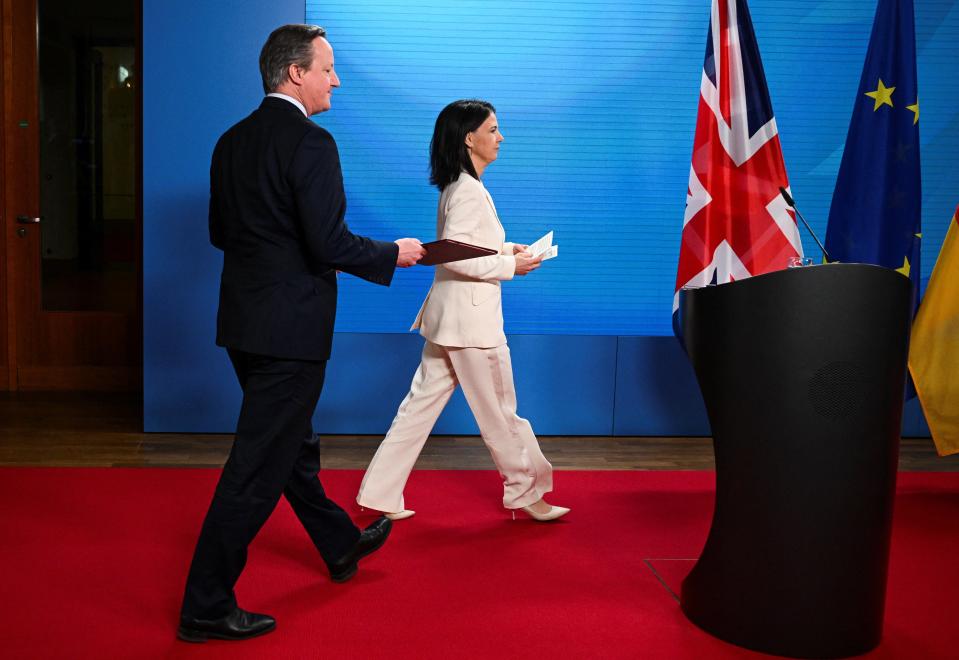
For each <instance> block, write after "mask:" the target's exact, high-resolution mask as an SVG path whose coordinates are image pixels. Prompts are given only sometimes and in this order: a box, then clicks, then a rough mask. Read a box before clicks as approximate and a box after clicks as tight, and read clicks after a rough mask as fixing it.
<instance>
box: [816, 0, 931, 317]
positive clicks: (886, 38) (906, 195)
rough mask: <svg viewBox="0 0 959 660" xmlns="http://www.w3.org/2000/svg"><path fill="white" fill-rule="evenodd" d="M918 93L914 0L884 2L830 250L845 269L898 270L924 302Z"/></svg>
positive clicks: (852, 125) (850, 138)
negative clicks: (858, 266) (875, 267)
mask: <svg viewBox="0 0 959 660" xmlns="http://www.w3.org/2000/svg"><path fill="white" fill-rule="evenodd" d="M921 207H922V194H921V182H920V177H919V94H918V85H917V82H916V29H915V19H914V17H913V2H912V0H879V5H878V7H877V8H876V18H875V21H874V22H873V26H872V36H871V37H870V39H869V50H868V52H867V53H866V63H865V65H864V66H863V70H862V78H861V79H860V81H859V91H858V92H857V94H856V104H855V106H854V107H853V112H852V120H851V121H850V122H849V134H848V135H847V137H846V147H845V150H844V151H843V155H842V164H841V165H840V167H839V178H838V179H837V180H836V190H835V192H834V193H833V197H832V207H831V208H830V209H829V226H828V229H827V230H826V250H827V251H828V252H829V256H830V257H832V259H834V260H837V261H842V262H846V263H869V264H877V265H879V266H886V267H887V268H894V269H896V270H898V271H899V272H901V273H903V274H904V275H906V276H908V277H909V278H911V279H912V284H913V296H914V299H915V300H916V301H918V289H919V239H920V236H921V229H920V217H919V216H920V209H921Z"/></svg>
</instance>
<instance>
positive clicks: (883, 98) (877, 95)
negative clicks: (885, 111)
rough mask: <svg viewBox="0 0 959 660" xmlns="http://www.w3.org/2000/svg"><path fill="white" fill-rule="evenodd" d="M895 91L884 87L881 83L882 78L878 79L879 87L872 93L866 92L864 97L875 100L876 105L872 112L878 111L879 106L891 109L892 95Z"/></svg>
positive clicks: (893, 88)
mask: <svg viewBox="0 0 959 660" xmlns="http://www.w3.org/2000/svg"><path fill="white" fill-rule="evenodd" d="M894 91H896V88H895V87H886V85H885V84H883V82H882V78H880V79H879V87H877V88H876V91H874V92H866V96H869V97H871V98H873V99H875V100H876V105H875V106H874V107H873V109H872V111H873V112H875V111H876V110H878V109H879V106H881V105H888V106H889V107H890V108H891V107H892V93H893V92H894Z"/></svg>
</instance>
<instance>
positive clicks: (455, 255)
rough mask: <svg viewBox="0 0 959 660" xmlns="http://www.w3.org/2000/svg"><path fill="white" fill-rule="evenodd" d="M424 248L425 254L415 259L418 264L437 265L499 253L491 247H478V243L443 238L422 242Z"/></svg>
mask: <svg viewBox="0 0 959 660" xmlns="http://www.w3.org/2000/svg"><path fill="white" fill-rule="evenodd" d="M423 247H424V248H426V256H424V257H423V258H422V259H420V260H419V261H417V262H416V263H417V264H419V265H420V266H437V265H439V264H447V263H449V262H451V261H462V260H463V259H475V258H476V257H486V256H489V255H491V254H499V252H497V251H496V250H493V249H491V248H484V247H480V246H479V245H470V244H469V243H461V242H459V241H453V240H450V239H448V238H444V239H442V240H439V241H433V242H432V243H423Z"/></svg>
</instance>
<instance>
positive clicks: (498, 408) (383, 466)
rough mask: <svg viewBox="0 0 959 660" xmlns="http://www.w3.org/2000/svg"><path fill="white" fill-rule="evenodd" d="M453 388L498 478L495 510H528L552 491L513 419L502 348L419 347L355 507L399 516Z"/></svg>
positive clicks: (530, 440) (528, 438) (534, 448)
mask: <svg viewBox="0 0 959 660" xmlns="http://www.w3.org/2000/svg"><path fill="white" fill-rule="evenodd" d="M457 384H459V385H461V386H462V388H463V394H464V395H465V397H466V402H467V403H468V404H469V407H470V410H471V411H472V412H473V416H474V417H475V418H476V424H477V426H479V429H480V434H481V435H482V436H483V442H485V443H486V447H487V448H488V449H489V451H490V454H491V455H492V458H493V463H494V464H495V465H496V468H497V470H499V473H500V476H501V477H502V478H503V506H504V507H506V508H507V509H518V508H521V507H524V506H528V505H530V504H533V503H534V502H536V501H538V500H539V499H540V498H541V497H542V496H543V495H544V494H545V493H548V492H550V491H551V490H553V467H552V465H550V464H549V462H548V461H547V460H546V458H545V457H544V456H543V452H542V451H541V450H540V447H539V442H538V441H537V440H536V436H535V435H534V434H533V428H532V427H531V426H530V424H529V422H528V421H526V420H525V419H523V418H522V417H519V416H518V415H517V414H516V390H515V389H514V388H513V367H512V363H511V361H510V354H509V347H508V346H507V345H506V344H502V345H501V346H497V347H495V348H452V347H447V346H440V345H438V344H434V343H432V342H429V341H427V342H426V345H425V346H424V347H423V357H422V359H421V361H420V366H419V368H417V370H416V374H415V375H414V376H413V383H412V385H411V386H410V392H409V394H407V395H406V398H405V399H403V402H402V403H401V404H400V407H399V410H397V412H396V417H395V418H394V419H393V423H392V425H391V426H390V430H389V432H388V433H387V434H386V438H384V439H383V442H382V443H380V447H379V449H377V451H376V455H375V456H373V460H372V462H371V463H370V466H369V467H368V468H367V469H366V474H365V475H364V476H363V482H362V483H361V485H360V492H359V494H358V495H357V498H356V501H357V502H358V503H359V504H360V505H361V506H365V507H369V508H371V509H376V510H377V511H386V512H396V511H402V510H403V509H404V508H405V506H404V500H403V488H404V487H405V486H406V481H407V479H408V478H409V476H410V472H411V471H412V469H413V465H414V464H415V463H416V459H417V457H418V456H419V455H420V452H421V451H422V449H423V445H424V444H425V443H426V440H427V438H428V437H429V434H430V432H431V431H432V430H433V425H434V424H435V423H436V419H437V418H438V417H439V416H440V413H441V412H443V408H444V407H445V406H446V403H447V402H448V401H449V399H450V396H452V394H453V390H455V389H456V385H457Z"/></svg>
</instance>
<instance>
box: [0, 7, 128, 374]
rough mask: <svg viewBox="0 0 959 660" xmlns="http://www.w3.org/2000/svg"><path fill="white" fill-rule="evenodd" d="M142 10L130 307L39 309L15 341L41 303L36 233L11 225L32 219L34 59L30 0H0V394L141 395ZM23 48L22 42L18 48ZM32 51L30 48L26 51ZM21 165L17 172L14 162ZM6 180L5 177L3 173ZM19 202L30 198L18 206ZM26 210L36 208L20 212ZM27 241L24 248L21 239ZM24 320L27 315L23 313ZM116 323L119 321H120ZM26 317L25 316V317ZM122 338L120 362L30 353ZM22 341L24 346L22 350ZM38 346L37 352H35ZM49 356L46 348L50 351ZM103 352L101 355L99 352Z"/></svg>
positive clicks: (34, 18)
mask: <svg viewBox="0 0 959 660" xmlns="http://www.w3.org/2000/svg"><path fill="white" fill-rule="evenodd" d="M141 17H142V8H141V6H140V3H139V2H136V3H135V21H136V24H135V32H134V34H135V37H134V38H135V45H134V47H135V49H136V62H137V77H138V84H137V88H136V99H135V113H136V134H135V138H134V139H135V141H136V146H137V148H136V158H135V167H136V172H135V190H136V195H137V200H136V210H135V214H136V218H135V235H136V238H135V247H134V249H135V251H136V252H135V254H136V255H137V268H136V277H135V282H136V284H135V286H136V289H137V290H136V307H135V311H134V312H133V315H132V319H131V317H130V314H127V313H121V312H93V311H91V312H59V311H43V310H42V309H41V310H40V312H39V313H38V314H37V318H38V319H42V321H41V322H40V325H39V327H38V328H37V329H36V330H38V332H37V333H36V334H37V335H38V336H37V337H33V336H28V335H24V336H23V337H21V336H19V334H20V332H19V328H20V326H21V324H22V323H23V322H24V319H22V318H20V317H19V315H20V314H21V311H22V310H25V309H30V307H29V306H30V305H33V304H38V305H42V303H41V301H40V296H41V294H42V291H41V290H40V263H39V262H40V259H37V260H36V262H35V263H31V262H32V257H30V256H29V255H30V252H31V251H34V252H35V253H36V254H39V252H40V246H39V244H38V243H39V241H40V232H39V231H38V228H36V227H35V226H27V227H26V228H27V229H28V230H33V231H32V232H31V234H28V236H27V237H26V238H21V237H19V236H18V235H17V230H18V229H21V228H24V225H19V224H18V223H17V221H16V216H17V215H18V214H23V213H28V214H32V215H39V211H40V208H39V206H40V201H39V200H40V195H39V193H40V190H39V186H40V182H39V176H38V175H39V153H38V140H39V110H38V103H37V101H36V99H37V98H38V94H39V82H38V75H37V74H38V71H39V62H38V60H37V58H38V48H37V42H36V39H37V34H38V32H37V27H38V3H37V0H0V53H2V66H0V81H2V83H3V97H2V103H0V122H2V130H0V181H2V182H3V183H2V186H0V197H2V200H0V204H2V205H0V222H2V224H3V231H2V237H0V293H2V294H3V295H2V296H0V297H2V300H0V324H2V328H0V350H2V351H3V355H5V358H6V359H5V360H0V390H74V391H80V390H101V391H103V390H114V391H142V389H143V378H142V374H143V350H142V347H143V250H142V241H143V201H142V186H143V174H142V173H143V153H142V152H143V149H142V145H143V140H142V131H143V108H142V98H143V96H142V94H143V81H142V70H143V62H142V52H143V51H142V43H143V39H142V18H141ZM24 43H26V44H27V45H26V46H24ZM31 46H32V47H31ZM24 163H25V164H26V166H25V167H24V166H21V167H18V164H24ZM7 175H9V176H7ZM24 200H29V203H25V202H24ZM23 206H31V207H35V208H30V209H26V208H22V207H23ZM25 240H26V241H30V245H28V246H27V247H26V249H24V245H23V241H25ZM29 314H30V315H32V314H34V312H29ZM121 317H122V319H123V321H122V323H121V321H120V318H121ZM31 318H32V316H31ZM124 323H125V324H126V328H125V329H124V330H122V332H123V335H124V338H125V346H126V349H127V350H126V354H127V355H128V356H132V357H129V358H128V359H127V361H126V363H125V364H110V363H98V362H97V361H96V360H90V361H88V363H84V364H71V363H69V361H67V362H66V363H63V362H58V361H57V360H53V361H52V362H51V363H49V364H44V363H43V360H39V361H38V360H37V359H36V358H34V362H33V363H32V364H31V363H30V360H29V359H27V358H28V357H29V355H25V354H26V353H29V354H32V355H34V356H36V355H38V354H43V353H44V350H46V348H47V347H60V346H63V345H70V344H83V343H84V342H90V341H92V340H94V341H95V338H96V337H97V335H98V334H99V333H101V332H103V331H104V330H105V329H109V330H111V331H115V330H116V328H117V327H119V325H122V324H124ZM27 342H29V343H30V347H29V348H25V346H27ZM38 347H39V348H38ZM53 352H54V351H53V350H52V348H51V353H53ZM101 352H102V351H101Z"/></svg>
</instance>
